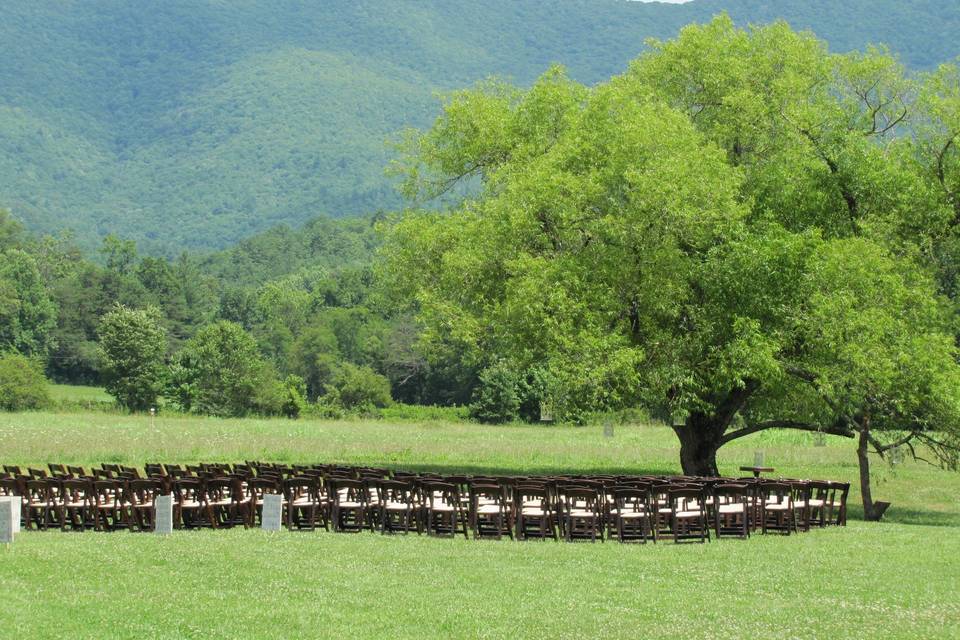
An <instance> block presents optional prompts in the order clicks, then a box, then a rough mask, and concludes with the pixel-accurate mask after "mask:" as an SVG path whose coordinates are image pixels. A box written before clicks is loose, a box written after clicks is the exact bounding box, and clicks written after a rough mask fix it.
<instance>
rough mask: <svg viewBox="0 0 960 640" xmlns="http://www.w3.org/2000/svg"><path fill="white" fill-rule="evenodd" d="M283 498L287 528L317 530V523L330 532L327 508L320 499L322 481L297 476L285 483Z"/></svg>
mask: <svg viewBox="0 0 960 640" xmlns="http://www.w3.org/2000/svg"><path fill="white" fill-rule="evenodd" d="M283 496H284V499H285V502H286V505H287V518H286V523H287V528H288V529H293V528H294V527H296V528H297V529H308V530H310V531H313V530H314V529H316V528H317V522H318V521H319V522H320V524H321V525H322V526H323V528H324V529H327V530H329V526H328V524H327V517H326V508H325V505H324V504H323V501H322V500H321V498H320V480H319V479H318V478H316V477H310V476H295V477H293V478H288V479H286V480H284V481H283Z"/></svg>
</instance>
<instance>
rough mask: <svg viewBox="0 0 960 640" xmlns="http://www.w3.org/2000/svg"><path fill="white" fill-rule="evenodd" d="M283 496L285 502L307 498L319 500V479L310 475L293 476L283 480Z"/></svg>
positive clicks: (314, 500)
mask: <svg viewBox="0 0 960 640" xmlns="http://www.w3.org/2000/svg"><path fill="white" fill-rule="evenodd" d="M283 496H284V497H285V498H286V499H287V502H290V503H292V502H293V501H294V500H297V499H302V498H309V499H310V500H311V501H313V502H319V500H320V481H319V480H318V479H317V478H315V477H311V476H294V477H292V478H287V479H286V480H284V481H283Z"/></svg>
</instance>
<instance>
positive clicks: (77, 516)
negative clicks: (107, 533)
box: [51, 479, 97, 531]
mask: <svg viewBox="0 0 960 640" xmlns="http://www.w3.org/2000/svg"><path fill="white" fill-rule="evenodd" d="M59 488H60V492H59V499H58V498H57V496H56V494H55V493H54V492H53V491H51V498H52V502H53V508H54V509H55V510H56V511H57V512H58V519H59V521H60V529H61V530H64V531H66V529H67V527H68V526H69V527H70V528H71V529H73V530H74V531H84V530H85V529H86V528H87V527H94V528H96V526H97V510H96V500H95V498H94V489H93V483H92V482H90V481H89V480H84V479H68V480H63V481H61V482H60V487H59Z"/></svg>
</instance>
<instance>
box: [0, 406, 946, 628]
mask: <svg viewBox="0 0 960 640" xmlns="http://www.w3.org/2000/svg"><path fill="white" fill-rule="evenodd" d="M677 447H678V445H677V442H676V439H675V437H674V436H673V434H672V432H670V430H669V429H666V428H664V427H653V426H621V427H617V429H616V432H615V436H614V437H613V438H612V439H607V438H604V437H603V429H602V428H601V427H581V428H578V427H549V426H533V425H531V426H518V425H509V426H501V427H493V426H480V425H475V424H460V423H444V422H435V421H434V422H429V423H424V424H414V423H390V422H387V421H343V422H321V421H287V420H254V419H245V420H220V419H213V418H187V417H158V418H156V419H155V420H153V421H151V419H150V418H149V417H143V416H123V415H112V414H100V413H96V414H82V413H78V414H63V413H61V414H53V413H26V414H0V462H3V463H7V464H10V463H15V464H21V465H41V464H46V463H47V462H53V461H59V462H64V463H71V464H82V465H90V464H94V463H99V462H120V463H127V464H142V463H143V462H145V461H161V462H194V461H198V460H224V461H239V460H243V459H254V458H256V459H263V460H274V461H283V462H298V461H303V462H319V461H324V462H325V461H330V462H345V463H367V464H377V465H384V466H389V467H393V468H404V469H421V470H427V469H430V470H437V471H449V472H454V471H466V472H475V473H476V472H492V473H499V472H503V473H511V472H528V473H547V472H554V471H567V472H599V471H620V472H637V473H639V472H653V473H675V472H677V470H678V468H677V464H678V463H677ZM853 447H854V445H853V442H852V441H849V440H845V439H842V438H828V440H827V443H826V446H822V447H818V446H815V442H814V438H813V437H811V436H810V435H809V434H804V433H799V432H777V433H774V432H770V433H761V434H757V435H755V436H751V437H750V438H746V439H743V440H741V441H740V442H738V443H736V444H735V445H731V446H728V447H726V448H724V449H723V450H722V451H721V456H720V464H721V472H723V473H727V474H733V475H739V472H738V471H737V467H738V466H739V465H741V464H749V463H751V462H752V461H753V453H754V451H756V450H763V451H764V453H765V456H766V461H767V463H769V464H770V465H772V466H774V467H776V469H777V472H776V475H780V474H781V473H782V474H783V475H785V476H791V477H817V478H826V479H834V480H849V481H854V480H855V477H856V473H857V467H856V463H855V456H854V449H853ZM875 468H876V469H877V482H876V486H875V494H876V497H877V498H878V499H885V500H889V501H890V502H892V503H893V506H892V507H891V509H890V511H889V512H888V514H887V519H888V521H887V522H884V523H880V524H870V523H864V522H860V521H858V520H857V519H856V518H857V517H858V514H859V508H858V507H857V504H856V502H857V500H858V495H857V493H856V491H855V490H854V492H853V494H852V495H851V523H850V526H848V527H847V528H831V529H827V530H819V531H813V532H811V533H809V534H803V535H799V536H790V537H789V538H780V537H774V536H768V537H763V536H760V535H756V536H754V537H753V538H752V539H750V540H749V541H745V542H743V541H727V540H724V541H722V542H713V543H710V544H707V545H703V546H700V545H684V546H679V547H677V546H674V545H673V544H672V543H661V544H657V545H646V546H644V547H639V546H631V545H619V544H616V543H605V544H595V545H589V544H563V543H559V544H557V543H553V542H546V543H539V542H528V543H514V542H509V541H503V542H494V541H482V542H478V541H474V540H469V541H465V540H462V539H460V540H436V539H431V538H426V537H417V536H415V535H414V536H410V537H402V536H398V537H383V536H380V535H379V534H376V535H372V534H359V535H347V534H332V533H325V532H316V533H299V532H298V533H291V532H281V533H279V534H265V533H263V532H260V531H255V530H251V531H243V530H232V531H220V532H211V531H201V532H177V533H175V534H174V535H172V536H170V537H168V538H158V537H154V536H150V535H145V534H144V535H140V534H129V533H125V532H116V533H106V534H97V533H82V534H77V533H53V532H41V533H34V532H25V533H23V534H21V535H20V536H19V537H18V538H17V540H16V542H15V544H14V545H12V546H11V547H9V548H8V549H6V550H0V592H2V593H3V594H4V595H5V597H4V598H3V599H2V600H0V620H2V621H3V622H2V624H0V636H5V635H6V634H9V636H10V637H27V636H29V637H35V638H46V637H50V638H54V637H72V638H99V637H118V638H127V637H130V638H132V637H147V638H213V637H217V638H221V637H267V638H274V637H275V638H281V637H343V636H344V635H347V634H348V633H349V634H350V635H355V636H358V637H383V636H391V637H419V638H424V637H428V638H430V637H490V638H501V637H513V638H516V637H521V638H523V637H543V638H552V637H577V638H583V637H598V636H601V635H602V636H606V637H627V636H649V637H676V636H679V635H682V636H685V637H691V638H735V637H749V636H750V635H761V636H769V635H773V634H776V635H778V636H782V637H795V638H805V637H809V638H814V637H824V636H827V635H829V636H830V637H835V638H847V637H849V638H862V637H869V636H872V635H877V636H881V635H882V636H883V637H930V636H936V637H960V604H958V600H960V599H958V597H957V596H958V594H960V535H958V534H960V505H958V501H957V499H956V496H957V495H960V474H954V473H950V472H946V471H941V470H938V469H935V468H932V467H928V466H926V465H923V464H920V463H914V462H907V463H904V464H902V465H899V466H897V467H895V468H891V467H889V466H888V465H886V464H884V463H877V464H875Z"/></svg>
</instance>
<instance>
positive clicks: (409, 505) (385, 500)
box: [377, 480, 420, 534]
mask: <svg viewBox="0 0 960 640" xmlns="http://www.w3.org/2000/svg"><path fill="white" fill-rule="evenodd" d="M377 494H378V498H379V500H378V506H379V509H380V520H379V522H380V533H382V534H386V533H396V532H398V531H402V532H403V533H409V532H410V530H411V529H413V530H415V531H416V532H417V533H420V518H419V513H418V512H419V506H418V504H417V496H416V490H415V488H414V486H413V483H412V482H410V481H409V480H381V481H380V482H378V483H377Z"/></svg>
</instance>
